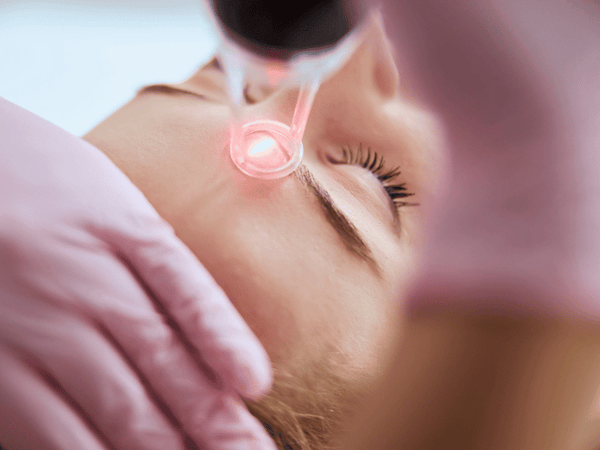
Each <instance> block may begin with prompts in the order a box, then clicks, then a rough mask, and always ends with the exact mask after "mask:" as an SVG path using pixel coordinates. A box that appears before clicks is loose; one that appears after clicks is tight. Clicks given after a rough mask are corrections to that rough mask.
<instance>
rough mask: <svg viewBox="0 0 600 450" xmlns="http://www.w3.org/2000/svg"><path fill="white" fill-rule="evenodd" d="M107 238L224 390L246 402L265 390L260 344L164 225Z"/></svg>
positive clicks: (267, 377)
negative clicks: (232, 389)
mask: <svg viewBox="0 0 600 450" xmlns="http://www.w3.org/2000/svg"><path fill="white" fill-rule="evenodd" d="M112 239H113V241H114V244H115V245H117V246H118V248H121V249H122V251H123V252H124V253H125V256H126V258H127V260H128V262H129V263H130V264H131V265H132V270H133V271H134V272H136V273H137V274H138V276H139V278H140V279H141V280H143V281H144V283H146V284H147V287H148V289H149V290H150V291H151V292H152V294H153V296H154V297H155V299H156V301H157V302H158V303H159V304H160V305H163V306H164V308H165V310H166V311H165V312H166V314H168V315H169V316H170V317H171V318H172V319H173V321H174V322H175V323H177V324H178V326H180V327H181V329H182V331H183V333H184V334H185V336H186V339H187V340H188V341H189V342H190V343H191V344H192V345H193V346H194V347H195V348H196V349H197V350H198V351H199V352H200V353H201V355H202V358H203V359H204V360H205V361H206V363H207V364H208V365H209V366H210V367H211V368H212V369H213V370H214V371H215V372H217V373H218V374H219V375H220V376H221V377H223V379H224V381H225V382H226V384H227V385H229V386H232V387H233V388H234V389H236V390H237V391H238V392H239V393H240V394H241V395H242V396H244V397H246V398H249V399H256V398H258V397H260V396H261V395H262V394H264V393H265V392H266V391H267V390H268V389H269V388H270V386H271V383H272V372H271V365H270V360H269V357H268V355H267V353H266V351H265V350H264V348H263V346H262V345H261V343H260V341H259V340H258V339H257V338H256V336H255V335H254V333H253V332H252V330H251V329H250V328H249V327H248V325H247V324H246V322H245V321H244V319H243V318H242V317H241V315H240V314H239V313H238V311H237V310H236V309H235V307H234V306H233V305H232V303H231V302H230V301H229V299H228V298H227V297H226V295H225V294H224V292H223V291H222V290H221V288H220V287H219V286H218V285H217V284H216V282H215V281H214V280H213V278H212V277H211V275H210V274H209V273H208V271H207V270H206V269H205V268H204V267H203V266H202V265H201V264H200V262H199V261H198V259H197V258H196V257H195V256H194V254H193V253H192V252H191V251H190V250H189V249H188V248H187V247H186V246H185V245H184V244H183V243H182V242H181V241H180V240H179V239H178V238H177V237H176V236H175V234H174V233H173V230H172V228H171V227H170V226H168V225H167V224H166V223H165V222H163V221H162V220H160V221H158V220H154V221H153V222H152V223H149V224H145V226H144V227H141V229H140V230H138V231H137V234H136V236H135V237H132V236H115V235H113V236H112Z"/></svg>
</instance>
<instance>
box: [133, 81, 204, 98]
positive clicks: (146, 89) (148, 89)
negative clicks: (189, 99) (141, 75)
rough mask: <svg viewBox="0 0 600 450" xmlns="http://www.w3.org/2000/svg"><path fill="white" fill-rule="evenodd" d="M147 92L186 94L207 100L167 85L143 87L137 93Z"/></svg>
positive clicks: (202, 96)
mask: <svg viewBox="0 0 600 450" xmlns="http://www.w3.org/2000/svg"><path fill="white" fill-rule="evenodd" d="M148 92H153V93H158V94H170V95H177V94H188V95H193V96H194V97H198V98H200V99H202V100H206V99H207V98H206V97H205V96H204V95H200V94H196V93H195V92H192V91H188V90H187V89H182V88H180V87H173V86H169V85H168V84H150V85H148V86H144V87H143V88H141V89H140V90H139V91H137V93H138V95H140V94H145V93H148Z"/></svg>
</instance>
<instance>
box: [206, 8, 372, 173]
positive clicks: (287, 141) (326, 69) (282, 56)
mask: <svg viewBox="0 0 600 450" xmlns="http://www.w3.org/2000/svg"><path fill="white" fill-rule="evenodd" d="M208 1H209V6H210V8H211V9H212V12H213V16H212V20H213V25H215V29H216V31H217V33H218V36H219V49H218V54H219V57H220V61H221V64H222V66H223V69H224V71H225V75H226V79H227V85H228V90H229V99H230V106H231V112H232V123H231V138H230V154H231V158H232V160H233V162H234V164H235V165H236V166H237V167H238V168H239V169H240V170H241V171H242V172H243V173H245V174H247V175H249V176H252V177H256V178H263V179H276V178H281V177H284V176H286V175H289V174H290V173H292V172H293V171H294V170H295V169H296V168H297V167H298V165H299V164H300V162H301V161H302V155H303V145H302V137H303V135H304V130H305V128H306V122H307V120H308V116H309V114H310V110H311V107H312V103H313V100H314V98H315V95H316V93H317V91H318V89H319V86H320V85H321V82H322V81H324V80H325V79H326V78H327V77H329V76H331V75H332V74H334V73H335V72H336V71H337V70H338V69H339V68H341V66H342V65H343V64H344V63H345V62H346V61H347V60H348V59H349V57H350V56H351V55H352V53H354V50H355V49H356V47H357V46H358V44H359V43H360V41H361V39H362V34H363V32H362V29H363V28H364V25H363V22H364V20H363V16H364V14H361V12H360V11H357V10H351V5H350V3H349V2H347V1H342V0H321V1H317V0H313V1H309V0H307V1H299V2H293V1H288V2H285V1H283V0H277V1H273V0H253V1H247V0H208ZM247 86H252V87H253V88H254V89H255V90H257V91H261V92H273V91H276V90H279V89H298V97H297V100H296V106H295V108H294V112H293V115H292V118H291V121H289V122H288V123H289V125H287V124H286V123H283V122H281V121H280V120H277V119H279V118H275V117H264V115H263V116H261V115H260V114H258V115H257V110H256V109H255V108H251V107H250V105H249V104H248V101H247V95H246V91H245V89H246V87H247ZM263 111H264V110H263Z"/></svg>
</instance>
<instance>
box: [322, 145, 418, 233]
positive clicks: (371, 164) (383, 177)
mask: <svg viewBox="0 0 600 450" xmlns="http://www.w3.org/2000/svg"><path fill="white" fill-rule="evenodd" d="M327 160H328V161H329V162H330V163H332V164H334V165H349V166H356V167H359V168H361V169H363V170H366V171H368V172H369V174H371V175H372V176H373V178H375V180H376V182H377V184H378V189H377V191H378V193H377V194H378V197H380V196H381V195H383V196H384V197H385V199H386V203H387V205H388V208H389V211H390V212H391V214H392V217H393V228H394V230H395V231H396V233H398V234H399V233H400V231H401V226H400V225H401V224H400V213H399V209H400V207H403V206H415V205H417V204H416V203H409V202H406V201H404V200H401V199H404V198H406V197H410V196H412V195H414V194H412V193H410V192H408V191H407V190H406V186H405V183H392V181H393V180H395V179H396V178H398V176H399V175H400V174H401V171H400V166H396V167H392V168H391V169H388V168H387V167H386V164H385V160H384V158H383V156H379V154H378V153H377V152H376V151H371V148H370V147H367V150H366V151H364V150H363V146H362V144H359V145H358V147H357V148H355V149H353V148H351V147H350V146H342V147H340V148H339V151H338V152H337V157H336V156H334V153H332V154H329V155H327Z"/></svg>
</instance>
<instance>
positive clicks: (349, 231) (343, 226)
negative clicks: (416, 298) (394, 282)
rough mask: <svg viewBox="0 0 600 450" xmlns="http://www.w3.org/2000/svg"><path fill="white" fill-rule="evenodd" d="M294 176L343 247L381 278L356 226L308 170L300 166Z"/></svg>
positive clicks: (377, 266)
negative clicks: (320, 211)
mask: <svg viewBox="0 0 600 450" xmlns="http://www.w3.org/2000/svg"><path fill="white" fill-rule="evenodd" d="M294 175H295V176H296V177H297V178H298V179H299V180H300V181H301V182H302V184H303V185H304V186H306V187H307V188H308V190H309V191H310V192H311V193H312V194H313V195H314V196H315V197H316V199H317V200H318V202H319V204H320V205H321V209H322V210H323V212H324V213H325V218H326V219H327V221H328V222H329V223H330V224H331V226H333V228H334V230H335V231H336V233H337V234H338V236H339V237H340V239H341V240H342V242H343V243H344V246H345V247H346V248H347V249H348V250H349V251H350V252H351V253H353V254H354V255H356V256H358V257H359V258H360V259H361V260H363V261H364V262H366V263H367V264H369V266H370V267H371V268H372V269H373V270H374V271H375V272H376V273H377V275H379V276H381V268H380V267H379V264H377V261H376V260H375V258H374V256H373V252H372V250H371V248H370V247H369V246H368V245H367V243H366V242H365V240H364V239H363V238H362V236H361V235H360V232H359V231H358V229H357V228H356V226H355V225H354V224H353V223H352V222H351V221H350V219H348V217H347V216H346V215H345V214H344V213H343V212H342V211H341V210H340V209H339V208H338V207H337V206H336V205H335V203H334V202H333V200H332V199H331V196H330V195H329V193H328V192H327V190H326V189H325V188H324V187H323V186H322V185H321V184H320V183H319V182H318V181H317V180H316V179H315V178H314V177H313V175H312V173H311V172H310V171H309V170H308V168H307V167H306V166H305V165H304V164H301V165H300V166H299V167H298V169H296V171H295V172H294Z"/></svg>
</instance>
